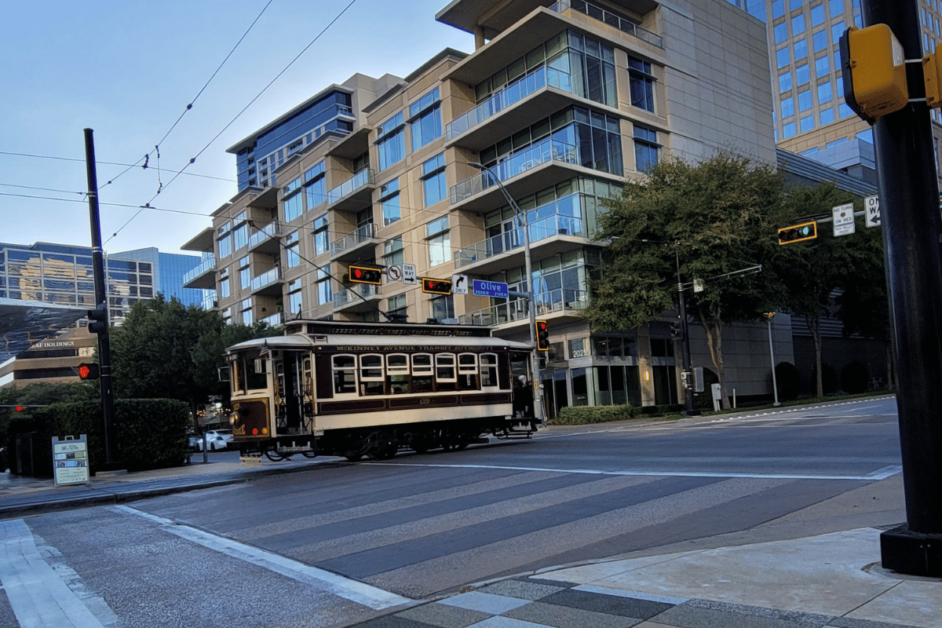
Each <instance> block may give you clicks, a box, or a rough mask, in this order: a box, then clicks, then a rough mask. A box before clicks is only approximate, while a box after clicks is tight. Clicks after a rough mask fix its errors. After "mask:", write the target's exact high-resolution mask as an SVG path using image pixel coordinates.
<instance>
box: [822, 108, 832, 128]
mask: <svg viewBox="0 0 942 628" xmlns="http://www.w3.org/2000/svg"><path fill="white" fill-rule="evenodd" d="M819 117H820V120H821V126H824V125H825V124H831V123H832V122H834V109H832V108H831V107H828V108H827V109H822V110H821V113H820V114H819Z"/></svg>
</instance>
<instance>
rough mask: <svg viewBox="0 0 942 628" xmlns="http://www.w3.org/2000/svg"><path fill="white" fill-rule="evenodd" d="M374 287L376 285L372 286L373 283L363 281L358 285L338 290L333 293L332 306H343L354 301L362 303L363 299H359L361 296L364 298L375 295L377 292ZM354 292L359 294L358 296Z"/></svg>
mask: <svg viewBox="0 0 942 628" xmlns="http://www.w3.org/2000/svg"><path fill="white" fill-rule="evenodd" d="M376 288H377V286H374V285H373V284H367V283H364V284H360V285H358V286H354V287H352V288H347V289H346V290H341V291H340V292H338V293H337V294H335V295H334V307H335V308H337V307H344V306H347V305H353V304H355V303H362V302H363V299H361V298H360V297H363V298H366V299H368V298H370V297H375V296H376V294H377V290H376ZM354 292H356V293H357V294H359V296H357V294H354Z"/></svg>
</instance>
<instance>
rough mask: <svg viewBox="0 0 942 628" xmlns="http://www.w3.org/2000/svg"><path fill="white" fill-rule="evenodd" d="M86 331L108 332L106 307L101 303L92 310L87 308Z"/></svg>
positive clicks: (95, 332)
mask: <svg viewBox="0 0 942 628" xmlns="http://www.w3.org/2000/svg"><path fill="white" fill-rule="evenodd" d="M86 316H87V317H88V331H90V332H91V333H93V334H104V333H107V332H108V308H107V307H105V304H104V303H102V304H101V305H99V306H98V307H97V308H96V309H94V310H88V312H87V313H86Z"/></svg>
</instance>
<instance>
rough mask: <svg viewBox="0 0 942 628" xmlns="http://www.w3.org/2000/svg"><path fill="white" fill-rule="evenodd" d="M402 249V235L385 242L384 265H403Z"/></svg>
mask: <svg viewBox="0 0 942 628" xmlns="http://www.w3.org/2000/svg"><path fill="white" fill-rule="evenodd" d="M402 251H403V246H402V236H396V237H395V238H393V239H392V240H387V241H386V242H383V265H384V266H393V265H399V266H401V265H402V263H403V257H402Z"/></svg>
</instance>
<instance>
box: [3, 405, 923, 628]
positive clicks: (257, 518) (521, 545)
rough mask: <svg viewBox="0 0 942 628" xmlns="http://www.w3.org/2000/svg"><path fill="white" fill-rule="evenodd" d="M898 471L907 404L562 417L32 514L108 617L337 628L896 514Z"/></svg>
mask: <svg viewBox="0 0 942 628" xmlns="http://www.w3.org/2000/svg"><path fill="white" fill-rule="evenodd" d="M215 455H216V456H229V455H233V454H230V453H225V454H215ZM899 465H900V456H899V445H898V432H897V423H896V406H895V400H894V399H892V398H888V399H876V400H875V399H868V400H864V401H860V402H854V403H848V404H843V405H833V406H827V407H820V408H811V409H801V410H793V411H781V412H775V413H770V414H767V415H762V416H738V417H734V418H730V419H728V420H710V419H705V418H699V419H689V420H682V421H676V422H663V423H657V424H652V425H647V426H637V425H633V424H629V423H620V424H609V425H604V426H590V427H580V428H553V429H550V430H546V431H543V432H541V433H540V434H539V435H538V436H537V437H535V438H534V439H533V440H531V441H517V442H509V443H499V444H492V445H488V446H480V447H471V448H469V449H468V450H466V451H463V452H450V453H437V454H436V453H430V454H425V455H414V454H401V455H399V456H397V457H396V458H395V459H393V460H391V461H388V462H382V463H379V462H364V463H357V464H351V463H346V462H330V461H328V462H326V463H324V464H321V465H316V466H314V467H312V468H311V470H310V471H305V472H300V473H292V474H289V475H283V476H272V477H266V478H264V479H259V480H255V481H252V482H248V483H245V484H238V485H232V486H226V487H220V488H213V489H206V490H200V491H194V492H189V493H183V494H177V495H169V496H166V497H160V498H155V499H150V500H146V501H141V502H135V503H133V504H131V506H130V507H124V506H119V507H101V508H90V509H84V510H76V511H69V512H63V513H53V514H47V515H41V516H37V517H32V518H28V519H25V520H22V523H25V526H26V527H28V530H27V531H26V532H23V534H29V533H31V534H32V537H33V538H34V539H35V543H36V545H37V548H38V550H37V551H39V553H40V554H42V555H43V556H45V557H46V558H47V562H49V563H50V564H52V565H54V570H59V571H60V573H63V572H65V573H74V577H71V576H70V577H71V578H72V579H71V581H72V582H73V583H76V584H77V586H78V587H79V590H81V591H84V592H85V594H87V595H88V596H91V598H92V601H93V602H95V600H98V602H95V603H96V604H97V606H93V607H95V608H100V609H102V614H101V616H100V617H99V620H100V624H101V625H102V626H107V625H116V624H109V623H108V622H107V619H108V617H109V615H108V613H113V615H114V617H115V618H117V617H120V619H121V622H122V625H125V626H189V625H200V626H217V625H218V626H248V625H257V624H258V623H261V622H265V623H268V624H269V625H285V626H289V625H290V626H328V625H331V624H334V623H337V622H338V621H341V620H343V619H351V618H355V617H360V616H366V615H368V614H370V613H372V612H375V611H376V610H378V609H382V608H384V607H387V606H389V605H394V604H396V603H398V602H401V601H403V598H411V599H427V598H429V597H433V596H435V595H438V594H442V593H447V592H453V591H455V590H457V589H459V588H460V587H462V586H465V585H468V584H470V583H477V582H481V581H484V580H488V579H492V578H496V577H500V576H503V575H509V574H516V573H521V572H526V571H532V570H535V569H539V568H543V567H549V566H554V565H561V564H567V563H575V562H583V561H587V560H592V559H597V558H604V557H610V556H615V555H620V554H625V553H630V552H639V551H646V550H655V549H661V550H663V549H664V548H670V547H676V546H681V547H686V546H692V545H693V544H698V543H699V544H703V543H710V542H712V540H713V539H717V538H722V539H723V542H724V543H727V544H728V543H729V542H730V539H734V540H735V539H737V538H739V539H742V542H746V541H748V539H750V538H755V537H756V535H762V534H765V535H766V536H770V535H771V536H788V535H791V534H794V535H796V536H798V535H800V534H803V533H807V532H808V531H809V528H811V529H812V531H815V532H817V531H830V530H833V529H851V528H853V527H855V526H857V525H859V524H860V522H861V520H860V517H862V516H864V517H865V518H866V525H881V524H886V525H890V524H893V523H897V522H900V521H902V520H903V518H904V515H903V514H902V512H901V511H900V509H899V504H900V503H901V501H902V500H901V498H900V499H895V498H892V497H889V496H890V495H892V494H895V493H894V491H898V490H899V489H898V484H899V482H898V478H899V475H898V471H899ZM858 506H859V508H858ZM14 523H15V522H14ZM14 523H10V524H9V525H14ZM20 532H22V530H19V528H16V529H13V528H11V530H10V531H9V533H10V534H16V533H20ZM398 596H401V597H398ZM0 602H5V600H4V599H2V598H0ZM5 613H6V614H7V615H5ZM8 619H9V610H8V608H7V605H6V604H5V603H0V625H8V624H7V623H6V622H7V620H8ZM102 619H103V620H104V621H101V620H102ZM9 625H16V624H15V623H11V624H9Z"/></svg>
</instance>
